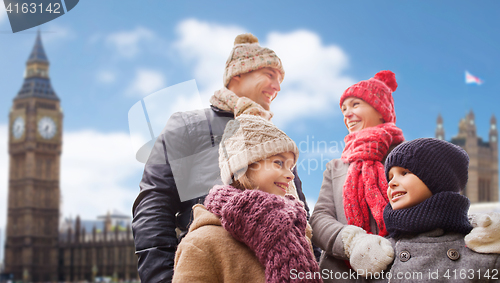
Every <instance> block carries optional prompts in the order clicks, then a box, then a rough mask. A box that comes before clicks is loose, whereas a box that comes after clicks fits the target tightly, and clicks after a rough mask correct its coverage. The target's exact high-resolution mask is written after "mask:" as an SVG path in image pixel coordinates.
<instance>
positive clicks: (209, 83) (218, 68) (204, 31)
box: [174, 19, 245, 103]
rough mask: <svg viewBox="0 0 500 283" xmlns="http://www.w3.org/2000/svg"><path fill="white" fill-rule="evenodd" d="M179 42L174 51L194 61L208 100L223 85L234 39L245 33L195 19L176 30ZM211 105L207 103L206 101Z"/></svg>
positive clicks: (202, 90)
mask: <svg viewBox="0 0 500 283" xmlns="http://www.w3.org/2000/svg"><path fill="white" fill-rule="evenodd" d="M176 31H177V34H178V36H179V39H178V40H177V41H176V42H175V43H174V49H176V50H177V52H179V54H181V56H182V58H184V59H186V60H188V61H193V62H194V69H193V75H194V76H195V79H196V83H197V84H198V85H199V86H200V87H201V89H200V93H201V95H202V97H204V100H205V101H208V96H209V95H212V94H213V92H214V91H215V90H217V89H220V88H221V86H222V75H223V73H224V67H225V64H226V60H227V58H228V56H229V52H231V48H232V47H233V44H234V38H235V37H236V36H237V35H238V34H241V33H244V32H245V30H244V29H243V28H241V27H238V26H222V25H218V24H213V23H207V22H200V21H198V20H196V19H188V20H184V21H182V22H181V23H180V24H179V25H178V26H177V28H176ZM207 103H208V102H207Z"/></svg>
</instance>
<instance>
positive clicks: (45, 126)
mask: <svg viewBox="0 0 500 283" xmlns="http://www.w3.org/2000/svg"><path fill="white" fill-rule="evenodd" d="M56 131H57V126H56V123H55V122H54V120H53V119H52V118H50V117H48V116H45V117H42V118H41V119H40V120H38V133H40V135H41V136H42V138H44V139H47V140H49V139H51V138H53V137H54V135H55V134H56Z"/></svg>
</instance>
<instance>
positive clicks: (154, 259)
mask: <svg viewBox="0 0 500 283" xmlns="http://www.w3.org/2000/svg"><path fill="white" fill-rule="evenodd" d="M284 74H285V72H284V69H283V66H282V64H281V60H280V59H279V58H278V56H277V55H276V54H275V53H274V51H272V50H270V49H268V48H263V47H261V46H260V45H259V44H258V40H257V38H256V37H254V36H253V35H251V34H243V35H239V36H238V37H237V38H236V40H235V45H234V47H233V50H232V51H231V54H230V56H229V58H228V60H227V62H226V68H225V72H224V87H223V88H222V89H220V90H218V91H216V92H215V94H214V95H213V96H212V97H211V99H210V103H211V108H208V109H203V110H196V111H190V112H182V113H175V114H173V115H172V116H171V117H170V119H169V121H168V122H167V125H166V127H165V128H164V129H163V131H162V133H161V134H160V136H159V137H158V139H157V140H156V142H155V145H154V147H153V150H152V152H151V154H150V157H149V159H148V161H147V163H146V165H145V167H144V174H143V177H142V180H141V183H140V188H141V191H140V193H139V196H138V197H137V199H136V200H135V202H134V206H133V216H134V218H133V222H132V230H133V232H134V242H135V248H136V254H137V256H138V258H139V261H138V270H139V276H140V278H141V281H142V282H148V283H149V282H170V281H171V279H172V274H173V263H174V255H175V251H176V248H177V244H178V241H179V240H180V239H182V237H183V236H184V234H185V233H186V232H187V230H188V227H189V225H190V222H191V208H192V206H193V205H194V204H196V203H203V200H204V196H205V195H206V194H207V193H208V190H209V189H210V188H212V187H213V185H215V184H217V183H218V181H220V176H219V175H220V171H219V166H218V148H219V143H220V138H221V137H222V134H223V132H224V128H225V125H226V123H227V122H228V121H230V120H232V119H234V117H235V116H238V115H239V114H242V113H246V114H253V115H259V116H263V117H265V118H267V119H270V118H271V117H272V113H271V112H269V109H270V105H271V102H272V101H273V99H274V98H275V97H276V96H277V94H278V92H279V91H280V84H281V82H282V80H283V77H284ZM294 174H295V176H296V177H295V180H294V183H295V187H296V189H297V194H298V196H299V198H300V199H301V200H302V201H304V203H305V198H304V195H303V193H302V189H301V182H300V179H299V178H298V177H297V174H296V172H294ZM306 210H308V208H307V205H306Z"/></svg>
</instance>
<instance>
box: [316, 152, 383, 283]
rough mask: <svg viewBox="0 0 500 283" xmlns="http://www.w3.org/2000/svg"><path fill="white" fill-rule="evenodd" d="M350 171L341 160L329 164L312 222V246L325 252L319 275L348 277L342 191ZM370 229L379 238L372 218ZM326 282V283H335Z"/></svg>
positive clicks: (320, 263)
mask: <svg viewBox="0 0 500 283" xmlns="http://www.w3.org/2000/svg"><path fill="white" fill-rule="evenodd" d="M348 168H349V164H344V162H343V161H342V160H340V159H334V160H332V161H330V162H328V163H327V164H326V170H325V172H324V173H323V184H322V185H321V190H320V192H319V197H318V201H317V202H316V205H315V206H314V212H313V214H312V215H311V219H310V223H311V226H312V229H313V237H312V242H313V243H314V244H315V245H316V246H318V247H319V248H321V249H322V250H323V251H324V252H323V253H322V255H321V259H320V262H319V268H320V272H327V274H334V275H335V272H341V273H342V272H347V273H349V267H348V266H347V265H346V263H345V260H348V258H347V257H346V255H345V252H344V244H343V243H342V234H341V231H342V229H343V228H344V227H345V226H346V225H347V220H346V217H345V213H344V201H343V197H342V191H343V187H344V183H345V179H346V176H347V169H348ZM370 227H371V230H372V232H373V233H374V234H378V228H377V223H376V222H375V219H373V217H372V216H371V215H370ZM325 270H326V271H325ZM331 272H333V273H331ZM325 279H326V278H324V282H333V281H335V280H328V279H326V280H325ZM342 282H363V280H361V278H360V280H358V281H356V280H351V281H349V279H345V278H344V279H343V280H342Z"/></svg>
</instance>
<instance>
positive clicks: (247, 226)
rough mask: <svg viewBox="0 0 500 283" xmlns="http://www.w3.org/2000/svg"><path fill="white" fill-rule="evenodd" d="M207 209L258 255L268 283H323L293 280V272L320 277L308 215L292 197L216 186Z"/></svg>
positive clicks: (316, 280)
mask: <svg viewBox="0 0 500 283" xmlns="http://www.w3.org/2000/svg"><path fill="white" fill-rule="evenodd" d="M205 207H206V208H207V209H208V210H209V211H210V212H212V213H213V214H215V215H217V216H219V217H220V218H221V223H222V226H223V227H224V229H226V230H227V231H228V232H229V233H230V234H231V235H232V236H233V237H234V238H235V239H236V240H238V241H240V242H242V243H244V244H245V245H247V246H248V247H249V248H250V249H251V250H253V251H254V252H255V255H256V256H257V258H258V259H259V262H260V263H261V264H262V265H263V266H264V267H265V270H266V271H265V275H266V282H268V283H270V282H273V283H274V282H306V281H307V282H322V281H321V279H319V278H318V277H317V278H318V279H307V280H306V279H304V281H301V280H298V279H294V280H292V279H291V278H290V277H291V276H290V275H291V274H292V270H294V271H293V274H298V273H299V272H309V273H310V274H314V272H316V275H319V267H318V263H317V262H316V260H315V258H314V255H313V253H312V250H311V246H310V244H309V242H308V241H307V239H306V235H305V230H306V224H307V220H306V211H305V210H304V208H303V207H302V204H301V203H300V202H299V201H297V200H296V199H295V198H294V197H293V196H288V195H287V196H285V197H280V196H277V195H273V194H269V193H266V192H262V191H259V190H245V191H241V190H239V189H236V188H234V187H232V186H215V187H214V188H213V189H212V190H210V193H209V194H208V196H207V197H206V198H205ZM303 274H307V273H303Z"/></svg>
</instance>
